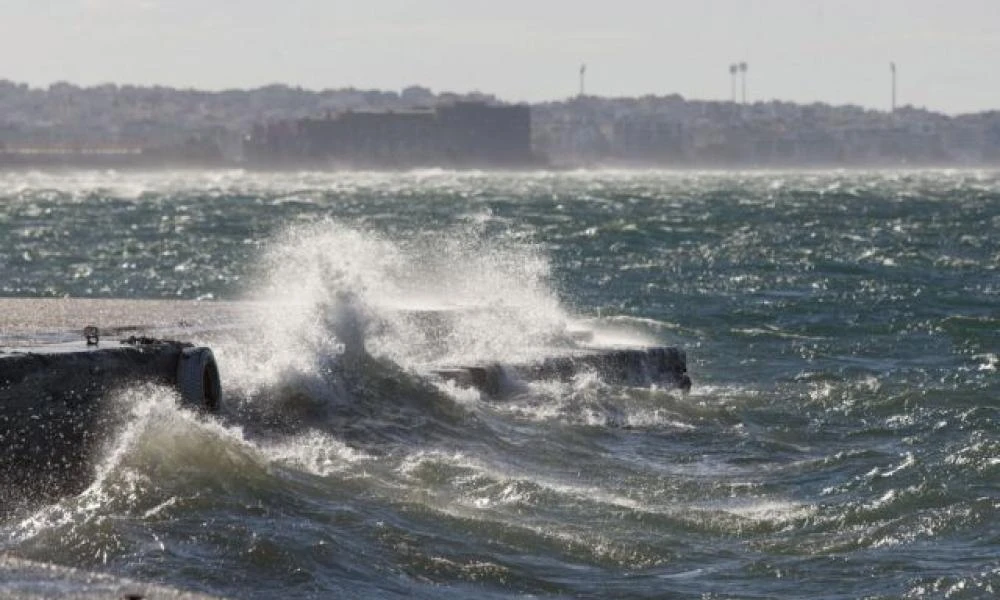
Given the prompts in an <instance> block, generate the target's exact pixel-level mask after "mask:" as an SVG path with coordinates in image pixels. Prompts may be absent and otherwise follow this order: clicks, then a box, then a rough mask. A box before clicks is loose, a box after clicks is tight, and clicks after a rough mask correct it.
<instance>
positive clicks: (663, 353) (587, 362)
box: [434, 347, 691, 396]
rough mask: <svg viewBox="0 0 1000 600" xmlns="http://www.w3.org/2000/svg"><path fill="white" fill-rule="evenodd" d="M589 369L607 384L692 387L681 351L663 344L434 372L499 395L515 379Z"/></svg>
mask: <svg viewBox="0 0 1000 600" xmlns="http://www.w3.org/2000/svg"><path fill="white" fill-rule="evenodd" d="M588 372H590V373H595V374H597V375H598V376H599V377H600V378H601V379H602V380H604V381H605V382H607V383H616V384H623V385H661V386H664V387H670V388H676V389H680V390H683V391H687V390H689V389H691V378H690V377H689V376H688V374H687V357H686V356H685V354H684V352H683V351H681V350H678V349H677V348H663V347H653V348H622V349H608V350H588V351H580V352H576V353H571V354H567V355H564V356H551V357H548V358H545V359H542V360H540V361H537V362H533V363H527V364H515V365H503V364H499V363H493V364H486V365H473V366H457V367H453V368H447V369H437V370H435V371H434V373H435V374H436V375H437V376H438V377H441V378H442V379H445V380H447V381H453V382H454V383H456V384H457V385H461V386H467V387H474V388H476V389H478V390H479V391H480V392H483V393H484V394H488V395H491V396H496V395H499V394H501V393H502V392H503V390H504V389H505V387H508V386H510V385H512V384H514V383H516V382H517V381H544V380H559V381H568V380H570V379H572V378H573V377H575V376H577V375H580V374H583V373H588Z"/></svg>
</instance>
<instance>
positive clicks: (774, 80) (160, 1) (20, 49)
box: [0, 0, 1000, 113]
mask: <svg viewBox="0 0 1000 600" xmlns="http://www.w3.org/2000/svg"><path fill="white" fill-rule="evenodd" d="M998 59H1000V0H698V1H696V0H615V1H604V2H597V1H588V0H282V1H279V0H45V1H41V0H0V78H6V79H12V80H15V81H19V82H27V83H29V84H32V85H38V86H41V85H48V84H49V83H51V82H54V81H59V80H66V81H70V82H73V83H77V84H84V85H92V84H97V83H105V82H114V83H134V84H154V83H160V84H164V85H171V86H183V87H197V88H207V89H221V88H227V87H255V86H259V85H263V84H268V83H276V82H280V83H288V84H291V85H301V86H303V87H307V88H314V89H319V88H339V87H347V86H354V87H360V88H380V89H395V90H398V89H401V88H402V87H405V86H407V85H410V84H417V83H419V84H422V85H426V86H428V87H431V88H432V89H434V90H435V91H442V90H453V91H472V90H480V91H484V92H491V93H495V94H497V95H498V96H500V97H501V98H504V99H507V100H531V101H537V100H547V99H562V98H565V97H567V96H569V95H571V94H573V93H575V91H576V89H577V86H578V69H579V65H580V64H581V63H586V64H587V69H588V71H587V91H588V92H589V93H594V94H600V95H612V96H615V95H641V94H648V93H653V94H667V93H675V92H676V93H679V94H681V95H683V96H685V97H688V98H700V99H726V98H728V97H729V94H730V88H729V73H728V65H729V64H730V63H731V62H734V61H740V60H745V61H746V62H747V63H748V64H749V71H748V73H747V82H748V91H749V97H750V99H751V100H771V99H775V98H777V99H781V100H792V101H797V102H812V101H816V100H821V101H825V102H831V103H835V104H845V103H852V104H861V105H864V106H868V107H877V108H887V107H888V104H889V98H890V75H889V62H890V61H895V62H896V63H897V65H898V69H899V100H900V103H901V104H905V103H912V104H914V105H916V106H925V107H927V108H931V109H934V110H940V111H944V112H949V113H957V112H967V111H974V110H985V109H1000V68H998V64H997V62H998Z"/></svg>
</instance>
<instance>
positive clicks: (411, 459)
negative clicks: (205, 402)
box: [0, 170, 1000, 599]
mask: <svg viewBox="0 0 1000 600" xmlns="http://www.w3.org/2000/svg"><path fill="white" fill-rule="evenodd" d="M998 232H1000V173H998V172H995V171H912V172H907V171H884V172H862V171H831V172H733V173H727V172H641V171H635V172H627V171H621V172H618V171H598V172H563V173H485V172H483V173H480V172H461V173H459V172H450V171H435V170H429V171H419V172H411V173H399V174H388V173H311V172H304V173H271V174H266V173H249V172H242V171H218V172H214V171H213V172H204V171H202V172H160V173H115V172H68V173H62V174H43V173H13V172H5V173H0V296H20V297H33V296H47V297H60V296H72V297H118V298H158V299H164V298H167V299H169V298H177V299H202V300H204V301H206V302H210V301H220V300H253V301H254V302H255V305H257V306H264V307H265V308H266V309H268V310H265V311H264V312H263V314H264V316H263V317H260V318H259V321H257V322H255V323H254V324H253V327H252V330H251V331H249V332H247V331H231V332H228V333H227V332H223V333H222V334H220V333H219V332H213V334H212V335H214V336H215V337H213V338H212V346H213V349H214V350H215V352H216V357H217V358H218V360H219V367H220V370H221V372H222V378H223V383H224V388H225V393H226V404H225V407H224V409H223V411H222V413H221V414H220V415H217V416H209V415H201V414H196V413H194V412H191V411H189V410H186V409H183V408H180V407H179V406H178V402H177V396H176V393H175V392H174V391H172V390H170V389H166V388H160V387H156V386H151V385H138V386H134V387H131V388H127V389H123V390H120V391H118V392H116V396H115V398H112V399H110V400H111V401H112V402H114V403H115V404H116V406H120V407H121V413H122V414H123V415H125V418H124V419H123V425H122V426H121V428H120V430H119V431H116V432H115V433H114V435H113V436H112V437H111V439H110V440H109V442H108V444H107V447H106V449H105V451H104V452H102V454H101V457H100V460H99V461H98V462H97V464H95V465H94V480H93V484H92V485H91V486H90V487H89V488H88V489H87V490H86V491H85V492H83V493H82V494H80V495H79V496H74V497H69V498H65V499H63V500H61V501H59V502H58V503H56V504H52V505H44V506H29V507H24V508H22V509H19V510H18V511H16V512H15V513H14V514H12V515H8V516H5V517H4V518H3V519H2V520H0V554H7V555H12V556H16V557H20V558H26V559H32V560H38V561H44V562H50V563H55V564H59V565H67V566H72V567H77V568H81V569H85V570H93V571H99V572H105V573H111V574H114V575H117V576H122V577H128V578H132V579H138V580H142V581H149V582H156V583H161V584H165V585H168V586H172V587H176V588H179V589H183V590H191V591H198V592H204V593H208V594H213V595H219V596H227V597H235V598H270V597H276V596H279V595H280V596H281V597H288V598H304V597H314V598H326V597H345V598H357V597H364V598H429V599H430V598H472V597H475V598H502V597H512V596H521V595H528V596H537V597H567V598H569V597H574V598H575V597H588V598H619V597H623V598H624V597H627V598H665V597H666V598H670V597H677V598H690V597H704V598H779V597H781V598H789V597H797V598H829V599H834V598H844V599H848V598H860V597H869V598H897V597H905V598H991V597H994V596H995V595H996V594H997V593H1000V428H998V422H1000V376H998V372H997V370H998V354H1000V235H998ZM290 307H291V308H290ZM429 313H433V314H435V315H438V316H439V318H440V319H442V322H441V323H440V324H439V325H440V328H439V329H438V330H437V331H439V334H438V335H428V334H427V332H426V328H422V327H421V323H418V322H416V321H415V320H414V318H415V317H414V315H426V314H429ZM0 328H2V315H0ZM581 332H582V333H583V334H586V335H587V336H588V339H592V340H594V342H595V343H598V344H601V345H610V344H624V345H654V344H661V345H674V346H678V347H680V348H683V349H684V350H685V351H686V352H687V357H688V369H689V372H690V375H691V377H692V379H693V381H694V387H693V388H692V390H691V392H690V393H689V394H683V393H681V392H679V391H676V390H669V389H659V388H657V387H652V388H650V387H630V386H627V385H618V384H610V383H607V382H604V381H602V380H601V379H600V378H599V377H597V376H595V375H593V374H588V373H581V374H580V375H579V376H577V377H575V378H574V379H573V380H571V381H568V382H564V381H542V382H535V383H525V384H524V385H520V386H517V387H514V388H512V389H510V390H506V391H505V392H504V393H503V394H501V395H499V396H495V397H494V396H486V395H482V394H480V393H479V392H476V391H475V390H471V389H465V388H462V387H460V386H456V385H454V384H445V383H443V382H441V381H438V380H436V379H434V378H433V377H431V376H430V375H429V374H428V373H429V370H430V369H432V368H434V367H437V366H441V365H449V364H465V363H469V362H479V361H500V362H519V361H531V360H535V359H539V358H542V357H543V356H545V354H546V351H547V348H550V347H551V346H552V344H553V340H558V339H560V338H561V336H565V335H569V334H573V335H580V334H581ZM0 333H2V332H0ZM198 335H202V334H201V333H198V332H195V333H194V336H195V337H196V338H197V336H198ZM204 335H208V333H205V334H204ZM357 339H360V340H363V342H364V345H365V347H366V348H367V350H368V352H369V353H370V354H371V357H367V358H364V359H358V360H354V361H351V362H349V363H346V364H345V363H344V358H343V354H342V352H343V349H344V345H345V344H349V343H350V342H351V341H352V340H355V341H356V340H357ZM196 341H197V339H196ZM3 589H4V583H3V582H0V592H2V591H3Z"/></svg>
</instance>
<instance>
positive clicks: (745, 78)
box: [740, 62, 747, 104]
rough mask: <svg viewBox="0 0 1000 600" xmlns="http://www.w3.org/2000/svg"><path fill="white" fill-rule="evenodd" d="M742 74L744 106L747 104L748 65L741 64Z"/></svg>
mask: <svg viewBox="0 0 1000 600" xmlns="http://www.w3.org/2000/svg"><path fill="white" fill-rule="evenodd" d="M740 74H741V75H742V76H743V104H746V103H747V64H746V63H745V62H741V63H740Z"/></svg>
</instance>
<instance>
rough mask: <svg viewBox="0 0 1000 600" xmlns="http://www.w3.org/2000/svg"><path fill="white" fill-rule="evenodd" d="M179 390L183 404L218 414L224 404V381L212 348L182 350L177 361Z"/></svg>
mask: <svg viewBox="0 0 1000 600" xmlns="http://www.w3.org/2000/svg"><path fill="white" fill-rule="evenodd" d="M177 388H178V390H180V393H181V402H182V403H183V404H186V405H191V406H197V407H199V408H202V409H204V410H207V411H209V412H216V411H218V410H219V406H220V405H221V404H222V381H221V380H220V379H219V367H218V365H216V363H215V355H213V354H212V350H211V348H205V347H203V346H202V347H195V348H184V349H183V350H181V354H180V357H179V358H178V360H177Z"/></svg>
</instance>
